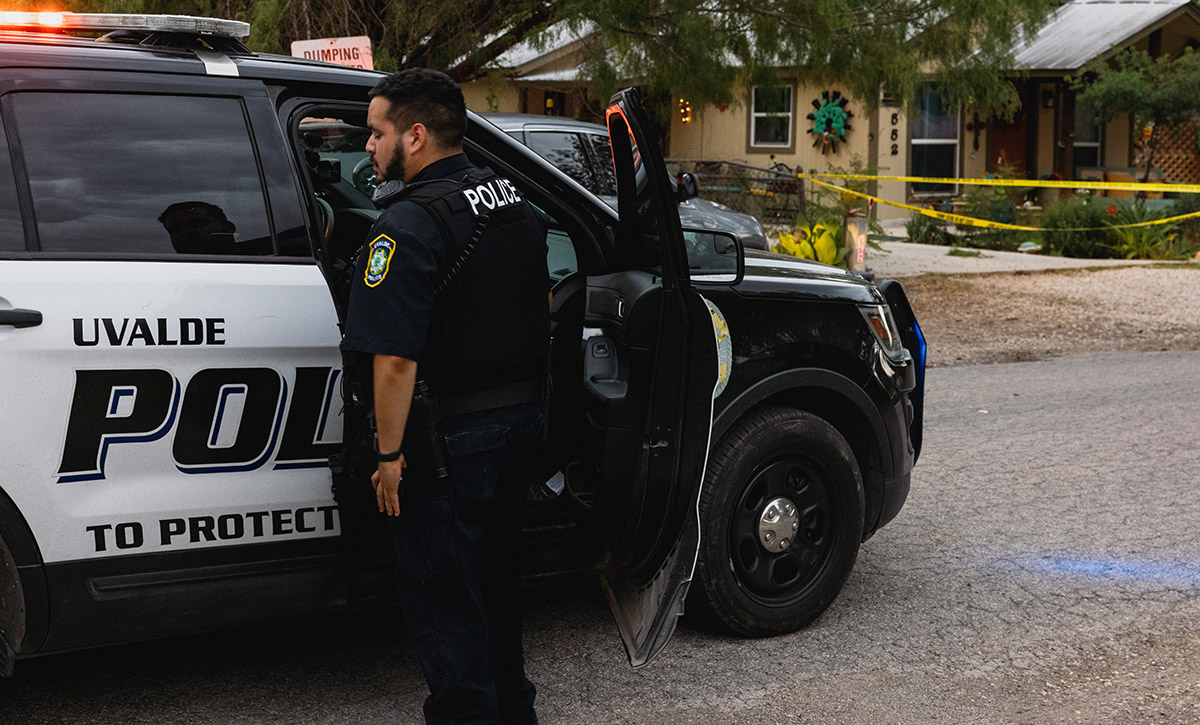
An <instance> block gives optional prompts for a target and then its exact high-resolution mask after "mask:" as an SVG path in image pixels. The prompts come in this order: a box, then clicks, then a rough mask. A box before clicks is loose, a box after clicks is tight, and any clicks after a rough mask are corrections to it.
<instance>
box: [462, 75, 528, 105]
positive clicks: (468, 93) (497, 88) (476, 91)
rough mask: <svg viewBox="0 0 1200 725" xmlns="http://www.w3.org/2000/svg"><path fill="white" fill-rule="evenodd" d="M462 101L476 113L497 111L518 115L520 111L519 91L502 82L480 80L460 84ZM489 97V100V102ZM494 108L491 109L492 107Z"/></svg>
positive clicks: (487, 79)
mask: <svg viewBox="0 0 1200 725" xmlns="http://www.w3.org/2000/svg"><path fill="white" fill-rule="evenodd" d="M462 92H463V99H464V100H465V101H466V102H467V108H469V109H470V110H472V111H475V112H476V113H486V112H488V111H498V112H500V113H519V112H520V110H521V95H520V91H519V90H518V89H517V88H516V87H515V86H513V85H512V84H510V83H508V82H506V81H503V80H498V79H497V80H493V79H489V78H481V79H479V80H477V81H470V82H469V83H464V84H462ZM489 96H490V97H491V100H490V101H489ZM493 105H494V106H495V108H493V107H492V106H493Z"/></svg>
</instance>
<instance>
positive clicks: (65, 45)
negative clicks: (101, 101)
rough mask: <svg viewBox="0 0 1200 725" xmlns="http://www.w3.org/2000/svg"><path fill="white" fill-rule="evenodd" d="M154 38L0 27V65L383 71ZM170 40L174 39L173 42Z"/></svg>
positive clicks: (328, 78)
mask: <svg viewBox="0 0 1200 725" xmlns="http://www.w3.org/2000/svg"><path fill="white" fill-rule="evenodd" d="M155 36H156V39H157V41H158V42H156V43H154V44H137V43H128V42H97V41H98V39H97V38H92V37H86V36H78V35H65V34H61V33H52V32H35V31H28V30H12V29H4V30H0V67H7V68H13V67H30V68H70V69H81V70H83V69H86V70H98V71H108V70H113V71H135V72H136V71H153V72H156V73H176V74H179V75H197V76H204V75H208V74H210V70H209V67H208V64H207V63H206V61H205V58H204V57H202V55H201V54H202V53H203V55H204V56H207V58H208V61H209V62H211V60H212V59H213V57H217V58H218V59H221V60H222V61H223V62H224V63H227V64H232V67H234V68H236V71H237V75H238V76H240V77H243V78H254V79H258V80H264V81H266V80H272V79H277V80H300V79H303V80H305V81H311V82H314V83H330V84H335V85H356V86H362V87H366V88H370V87H371V86H372V85H374V84H375V83H376V82H377V81H378V80H379V79H380V78H382V77H383V76H384V75H385V74H384V73H382V72H380V71H370V70H363V69H359V68H349V67H346V66H342V65H336V64H333V63H323V62H320V61H315V60H309V59H306V58H295V57H292V56H287V55H275V54H271V53H254V52H250V51H247V50H245V49H244V48H242V47H240V46H238V45H231V46H226V47H221V49H219V50H206V49H204V48H203V47H202V46H199V45H198V44H196V43H195V42H194V39H192V38H194V36H189V35H188V34H186V33H167V32H159V33H156V34H155ZM174 38H177V39H178V41H179V42H178V43H174V42H172V40H173V39H174ZM189 39H192V40H191V42H189Z"/></svg>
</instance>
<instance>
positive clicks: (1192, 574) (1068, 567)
mask: <svg viewBox="0 0 1200 725" xmlns="http://www.w3.org/2000/svg"><path fill="white" fill-rule="evenodd" d="M1016 563H1017V565H1018V566H1020V567H1021V568H1023V569H1026V570H1029V571H1040V572H1046V573H1050V574H1065V575H1067V576H1078V577H1090V578H1093V579H1108V580H1114V581H1115V580H1121V581H1131V582H1138V581H1142V582H1156V583H1170V584H1183V585H1188V586H1196V587H1200V564H1181V563H1177V562H1162V561H1138V560H1121V559H1084V558H1073V557H1058V556H1047V557H1039V558H1024V559H1019V560H1017V562H1016Z"/></svg>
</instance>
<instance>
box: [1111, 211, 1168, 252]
mask: <svg viewBox="0 0 1200 725" xmlns="http://www.w3.org/2000/svg"><path fill="white" fill-rule="evenodd" d="M1171 215H1172V214H1171V212H1170V211H1169V210H1166V209H1155V210H1152V209H1148V208H1147V207H1146V205H1145V204H1143V203H1142V202H1141V201H1138V202H1135V203H1133V204H1119V205H1118V208H1117V211H1116V214H1113V215H1112V220H1111V223H1112V224H1113V229H1112V237H1113V243H1112V247H1113V251H1115V252H1116V254H1117V255H1118V256H1121V257H1125V258H1126V259H1180V258H1181V257H1184V256H1186V253H1185V252H1184V251H1183V250H1182V249H1181V244H1180V242H1181V241H1182V240H1181V239H1180V237H1179V236H1178V235H1177V234H1175V225H1174V224H1150V225H1144V226H1136V227H1126V228H1120V227H1121V226H1122V225H1125V224H1142V223H1144V222H1149V221H1154V220H1156V219H1165V218H1166V217H1168V216H1171Z"/></svg>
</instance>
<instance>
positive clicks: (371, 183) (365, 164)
mask: <svg viewBox="0 0 1200 725" xmlns="http://www.w3.org/2000/svg"><path fill="white" fill-rule="evenodd" d="M350 179H351V180H352V181H353V183H354V188H355V189H358V190H359V191H361V192H362V193H363V194H366V195H367V196H368V197H369V196H371V195H373V194H374V193H375V187H376V186H377V184H376V183H375V168H374V167H373V166H372V165H371V157H370V156H366V157H363V158H362V159H361V160H360V161H359V162H358V163H357V164H355V165H354V171H353V172H352V173H351V174H350Z"/></svg>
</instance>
